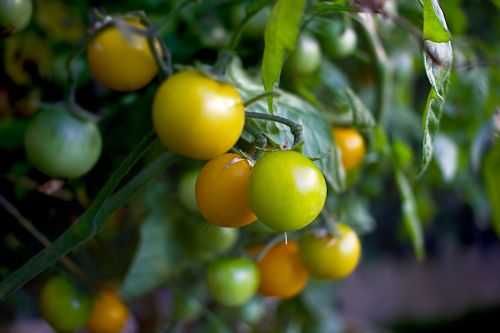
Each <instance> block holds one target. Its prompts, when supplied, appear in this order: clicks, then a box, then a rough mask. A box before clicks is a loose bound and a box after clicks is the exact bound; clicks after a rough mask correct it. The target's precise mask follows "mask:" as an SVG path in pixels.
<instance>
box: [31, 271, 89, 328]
mask: <svg viewBox="0 0 500 333" xmlns="http://www.w3.org/2000/svg"><path fill="white" fill-rule="evenodd" d="M38 305H39V308H40V312H41V314H42V316H43V318H44V319H45V320H46V321H47V322H48V323H49V324H50V325H51V326H52V327H53V328H54V329H55V330H56V331H57V332H61V333H66V332H68V333H69V332H74V331H76V330H78V329H79V328H81V327H83V326H84V325H85V324H86V323H87V321H88V320H89V319H90V316H91V315H92V300H91V298H90V297H88V296H86V295H84V294H82V293H80V292H79V291H78V290H77V288H76V287H75V286H74V285H73V284H72V283H71V282H70V281H69V280H68V279H67V278H65V277H63V276H53V277H51V278H50V279H49V280H48V281H47V282H46V283H45V284H44V286H43V287H42V291H41V292H40V298H39V302H38Z"/></svg>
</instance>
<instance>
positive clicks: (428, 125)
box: [419, 88, 444, 176]
mask: <svg viewBox="0 0 500 333" xmlns="http://www.w3.org/2000/svg"><path fill="white" fill-rule="evenodd" d="M443 105H444V102H443V101H442V100H441V99H440V98H439V96H438V95H437V94H436V91H435V90H434V89H432V88H431V91H430V93H429V96H428V97H427V104H426V106H425V111H424V116H423V127H424V134H423V135H424V137H423V141H422V163H421V165H420V172H419V176H420V175H422V174H423V173H424V171H425V170H426V169H427V167H428V166H429V163H430V161H431V160H432V154H433V151H434V136H435V135H436V132H437V130H438V127H439V121H440V119H441V114H442V112H443Z"/></svg>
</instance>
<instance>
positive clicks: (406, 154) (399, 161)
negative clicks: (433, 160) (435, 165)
mask: <svg viewBox="0 0 500 333" xmlns="http://www.w3.org/2000/svg"><path fill="white" fill-rule="evenodd" d="M391 149H392V158H393V162H394V163H395V164H396V167H397V169H399V170H406V169H407V168H408V167H410V165H412V164H413V150H412V149H411V147H410V146H408V145H407V144H406V143H404V142H403V141H399V140H394V141H393V142H392V147H391Z"/></svg>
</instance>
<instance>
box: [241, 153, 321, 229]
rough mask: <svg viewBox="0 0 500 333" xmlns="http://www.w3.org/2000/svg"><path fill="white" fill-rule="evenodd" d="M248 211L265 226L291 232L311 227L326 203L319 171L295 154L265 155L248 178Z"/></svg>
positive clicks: (308, 161)
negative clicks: (309, 225)
mask: <svg viewBox="0 0 500 333" xmlns="http://www.w3.org/2000/svg"><path fill="white" fill-rule="evenodd" d="M249 185H250V186H249V198H250V207H252V209H253V211H254V213H255V215H256V216H257V218H258V219H259V220H260V221H261V222H262V223H263V224H265V225H266V226H268V227H269V228H271V229H274V230H277V231H293V230H297V229H300V228H303V227H305V226H306V225H308V224H309V223H311V222H312V221H313V220H314V219H315V218H316V217H317V216H318V215H319V213H320V212H321V210H322V209H323V206H324V204H325V200H326V182H325V178H324V177H323V174H322V173H321V171H320V170H319V168H318V167H317V166H316V165H315V164H314V163H313V162H311V160H309V159H308V158H307V157H305V156H304V155H302V154H300V153H298V152H295V151H274V152H270V153H267V154H265V155H264V156H262V157H261V158H260V159H259V160H257V162H256V163H255V166H254V168H253V170H252V172H251V174H250V184H249Z"/></svg>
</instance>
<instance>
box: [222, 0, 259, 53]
mask: <svg viewBox="0 0 500 333" xmlns="http://www.w3.org/2000/svg"><path fill="white" fill-rule="evenodd" d="M268 5H269V4H268V3H267V2H262V3H261V4H260V5H259V6H258V7H256V8H255V9H254V10H252V11H250V12H248V13H247V15H246V16H245V17H244V18H243V21H241V23H240V24H239V25H238V26H237V27H236V29H235V30H234V32H233V34H232V36H231V41H230V42H229V46H228V49H229V50H231V51H234V50H235V49H236V47H237V46H238V44H239V42H240V39H241V36H243V32H244V31H245V28H246V26H247V23H248V22H249V21H250V20H251V19H252V17H254V16H255V15H256V14H257V13H258V12H260V11H261V10H262V9H264V7H266V6H268Z"/></svg>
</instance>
